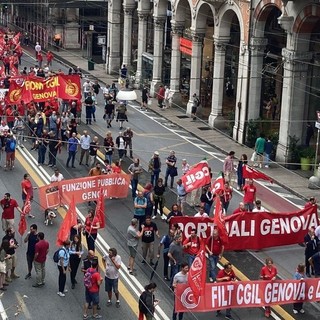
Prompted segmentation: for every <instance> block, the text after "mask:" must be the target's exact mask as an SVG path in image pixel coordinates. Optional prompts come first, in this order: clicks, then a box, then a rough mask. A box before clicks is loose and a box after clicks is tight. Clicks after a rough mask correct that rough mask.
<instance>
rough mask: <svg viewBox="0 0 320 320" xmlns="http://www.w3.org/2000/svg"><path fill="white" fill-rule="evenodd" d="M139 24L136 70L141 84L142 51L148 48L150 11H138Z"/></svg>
mask: <svg viewBox="0 0 320 320" xmlns="http://www.w3.org/2000/svg"><path fill="white" fill-rule="evenodd" d="M138 17H139V25H138V61H137V72H136V83H137V84H140V82H141V81H142V80H143V79H142V53H143V52H146V50H147V22H148V17H149V12H145V11H138Z"/></svg>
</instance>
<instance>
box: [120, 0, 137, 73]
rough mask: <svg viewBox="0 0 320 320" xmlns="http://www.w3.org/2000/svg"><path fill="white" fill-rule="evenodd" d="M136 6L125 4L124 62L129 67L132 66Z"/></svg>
mask: <svg viewBox="0 0 320 320" xmlns="http://www.w3.org/2000/svg"><path fill="white" fill-rule="evenodd" d="M134 9H135V7H132V6H128V5H126V6H124V7H123V11H124V21H123V60H122V61H123V62H122V64H125V65H126V66H127V68H128V69H130V66H131V52H132V16H133V10H134Z"/></svg>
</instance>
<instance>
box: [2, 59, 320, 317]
mask: <svg viewBox="0 0 320 320" xmlns="http://www.w3.org/2000/svg"><path fill="white" fill-rule="evenodd" d="M33 64H34V62H33V60H31V58H30V57H27V56H24V58H23V66H29V65H33ZM53 68H57V69H58V68H61V69H63V70H65V71H67V69H68V68H67V67H65V66H62V65H60V64H57V63H56V62H54V66H53ZM98 103H99V104H98V108H97V111H96V118H97V122H95V123H93V125H92V126H90V127H88V126H84V125H82V126H80V128H79V132H81V131H82V130H84V129H87V130H89V132H90V134H92V135H98V136H99V138H100V140H99V141H100V142H101V144H102V141H103V137H104V135H105V133H106V130H107V128H106V124H105V122H104V121H103V119H102V115H103V103H102V95H101V94H100V98H99V100H98ZM128 118H129V122H128V123H127V125H128V126H130V127H131V128H132V129H133V131H134V140H133V144H134V155H135V156H137V157H139V158H140V159H141V162H142V166H143V168H144V169H146V168H147V163H148V161H149V159H150V157H151V156H152V154H153V152H154V151H155V150H157V151H159V153H160V156H161V159H162V162H164V160H165V158H166V156H167V155H168V153H169V152H170V150H175V151H176V155H177V158H178V162H179V163H180V162H181V160H182V159H183V158H186V159H187V160H188V162H189V163H190V164H195V163H197V162H198V161H200V160H202V159H204V158H206V159H207V160H208V162H209V164H210V166H211V168H212V171H213V174H214V176H216V175H217V173H218V172H219V171H220V170H221V169H222V161H223V159H224V157H225V156H224V155H223V154H221V153H220V152H219V151H218V150H215V149H214V148H213V147H210V146H207V145H206V144H204V143H203V142H202V141H200V140H197V139H196V138H195V137H193V136H192V135H190V134H188V133H186V132H185V131H184V130H183V128H179V127H176V126H175V124H173V123H168V122H167V121H166V120H165V119H163V118H162V117H161V116H159V115H156V114H154V113H152V112H147V113H146V112H142V111H141V110H140V108H139V106H138V105H137V104H135V103H132V104H131V105H130V106H129V107H128ZM111 131H112V134H113V137H114V138H115V137H116V136H117V135H118V132H119V127H118V124H117V123H116V122H114V123H113V127H112V128H111ZM25 146H26V148H25V149H24V150H23V151H22V152H21V153H20V151H18V152H17V153H18V161H17V163H16V166H15V169H14V171H12V172H1V175H0V179H1V181H2V183H1V184H0V190H1V192H2V194H3V193H4V192H10V193H11V194H12V196H13V197H14V198H16V199H17V200H19V203H20V204H21V200H20V198H21V192H20V181H21V180H22V177H23V174H24V173H25V172H26V171H28V172H29V173H30V174H31V176H32V178H33V180H34V183H35V184H36V183H39V184H41V183H46V182H45V181H46V179H47V176H48V175H49V176H50V175H52V173H53V171H52V170H51V169H50V168H49V167H43V168H41V169H38V168H37V166H36V158H37V153H36V151H32V152H31V151H27V150H28V149H30V145H29V143H28V142H27V143H26V144H25ZM116 158H117V157H116V156H115V159H116ZM65 160H66V152H65V150H63V151H62V153H61V154H59V155H58V167H59V169H60V170H61V172H62V173H63V175H64V177H65V178H66V179H71V178H77V177H81V176H85V175H87V173H88V168H87V167H85V166H79V165H78V163H76V165H77V168H76V169H69V170H67V169H66V168H65ZM130 163H131V160H130V159H129V158H126V159H125V161H124V164H123V170H124V171H127V167H128V166H129V164H130ZM163 171H164V170H163ZM148 179H149V174H148V173H146V172H144V173H143V174H142V177H141V184H142V185H143V184H144V183H145V182H147V181H148ZM264 187H266V188H269V190H271V191H273V192H271V193H268V197H267V198H266V199H263V205H264V207H266V208H269V209H276V207H277V202H278V201H279V194H281V192H279V190H278V192H275V191H274V190H272V188H274V186H270V185H266V186H262V187H261V188H264ZM261 190H263V189H261ZM174 191H175V190H168V191H167V200H168V201H167V207H170V206H171V205H172V204H173V203H174V202H175V200H176V195H175V193H174ZM264 193H266V191H262V192H261V195H262V197H263V194H264ZM241 199H242V195H241V194H240V193H239V192H237V191H235V192H234V197H233V199H232V202H231V204H230V209H229V212H232V211H233V210H234V209H235V208H236V207H237V206H238V203H239V202H240V201H241ZM35 201H37V197H36V199H35ZM279 202H280V201H279ZM285 203H286V201H284V202H283V203H282V205H281V206H282V207H285V206H286V205H285ZM296 205H298V206H301V205H302V203H300V202H297V203H296ZM292 206H293V204H292V203H289V202H288V201H287V208H288V209H287V210H291V209H292ZM77 207H78V209H79V210H80V212H81V213H82V214H85V213H86V211H87V209H88V207H87V205H86V204H82V205H79V206H77ZM282 207H281V210H283V208H282ZM289 208H290V209H289ZM279 211H280V210H279ZM33 213H34V214H35V215H36V219H35V220H32V221H28V222H29V224H30V223H31V222H32V223H34V222H35V223H37V224H38V226H39V230H40V231H44V233H45V234H46V238H47V239H48V240H49V241H50V243H51V250H50V254H49V257H48V263H47V269H48V272H47V279H46V286H45V287H44V288H41V289H35V288H32V283H33V282H32V281H33V280H34V279H31V280H24V275H25V274H26V261H25V250H26V247H25V245H24V244H22V243H21V239H20V236H18V240H19V242H20V243H21V246H20V248H19V249H18V250H17V252H18V259H19V263H18V268H17V270H18V273H19V274H20V275H21V278H20V279H18V280H15V281H14V282H13V284H10V286H9V290H8V291H7V292H6V293H5V294H4V295H3V297H2V302H3V305H4V307H5V309H6V312H7V314H8V316H9V318H12V317H13V316H14V314H15V313H16V312H17V310H19V312H20V313H19V314H18V316H17V319H43V318H46V319H56V317H57V316H59V315H63V318H68V319H79V318H81V315H82V311H81V307H82V305H83V302H84V289H83V285H82V280H81V274H80V273H78V282H79V284H78V286H77V288H76V290H69V292H68V294H67V297H66V298H60V297H58V296H57V295H56V291H57V277H58V271H57V268H56V266H55V265H54V263H53V261H52V255H53V252H54V251H55V249H56V247H55V237H56V232H57V230H58V225H59V222H60V221H61V217H60V216H59V217H58V218H57V219H56V221H55V223H54V225H53V226H48V227H46V226H44V224H43V209H42V208H40V207H39V206H37V204H36V203H34V204H33ZM187 213H188V214H190V215H191V214H194V213H195V211H194V209H192V208H191V207H188V208H187ZM132 215H133V204H132V199H131V195H130V193H129V196H128V198H127V199H113V200H109V199H108V200H106V216H107V227H106V228H105V229H104V230H100V231H99V234H100V235H101V239H100V240H99V244H100V248H101V250H102V251H103V250H106V248H107V247H108V246H110V247H116V248H117V250H118V252H119V254H120V256H121V257H122V260H123V268H122V269H123V270H122V274H121V281H122V285H121V288H120V289H121V308H120V309H115V308H114V307H111V308H107V307H106V304H105V302H106V294H105V292H104V290H103V288H102V290H101V292H100V296H101V301H102V303H101V306H102V311H101V314H102V315H103V316H104V318H110V317H113V318H114V319H115V320H117V319H135V318H137V316H136V312H137V297H138V294H139V293H140V292H141V290H142V287H143V286H144V285H146V284H147V283H148V281H149V277H150V274H151V271H152V269H151V268H150V267H149V266H144V265H142V264H141V262H140V258H138V263H137V276H136V277H134V279H131V278H130V276H129V275H128V273H127V271H126V264H127V256H128V250H127V247H126V239H125V237H126V229H127V226H128V224H129V221H130V219H131V217H132ZM17 222H18V221H17V219H16V223H17ZM156 223H157V224H158V227H159V230H160V234H162V235H163V234H165V233H166V232H167V224H166V223H165V222H163V221H162V220H160V219H157V220H156ZM106 244H107V245H106ZM268 256H271V257H272V258H273V259H274V261H275V264H276V265H277V267H278V269H279V275H280V276H281V277H282V278H291V277H292V274H293V272H294V270H295V267H296V266H297V264H298V263H300V262H302V261H303V260H304V254H303V249H302V248H301V247H299V246H297V245H293V246H287V247H279V248H272V249H268V250H262V251H260V252H248V251H245V252H229V253H227V254H226V255H225V258H226V259H228V260H230V261H231V262H232V263H233V264H234V266H235V267H236V268H237V270H236V274H237V275H238V276H239V277H242V276H246V277H248V278H249V279H257V278H258V276H259V271H260V268H261V266H262V261H264V259H265V258H266V257H268ZM238 270H239V272H238ZM33 278H34V277H33ZM162 278H163V277H162V262H161V260H160V264H159V267H158V269H157V273H156V275H155V278H154V281H156V282H157V284H158V290H157V292H156V295H157V298H158V299H159V300H161V303H160V308H161V311H160V310H159V311H158V312H157V317H158V319H170V317H171V312H172V303H173V295H172V293H171V292H170V290H169V288H168V283H167V282H165V281H164V280H162ZM127 279H128V280H127ZM79 280H80V281H79ZM132 280H134V281H132ZM68 289H70V283H69V282H68ZM24 296H26V297H25V298H23V297H24ZM160 308H159V309H160ZM284 309H285V310H280V311H281V312H280V313H279V312H278V309H277V310H274V311H275V312H276V313H277V314H273V316H274V318H276V319H299V318H298V317H297V316H293V314H292V310H291V309H292V308H291V306H290V305H288V306H284ZM305 310H306V315H304V318H305V319H317V318H318V317H319V315H320V314H319V310H318V309H317V308H316V307H315V304H308V305H306V306H305ZM58 312H59V315H58ZM286 312H288V313H286ZM233 315H234V318H235V319H248V320H251V319H252V320H254V319H263V318H264V316H263V310H262V309H253V308H251V309H237V310H234V311H233ZM209 317H210V318H212V317H215V314H214V313H201V314H199V313H198V314H188V315H186V316H185V319H200V320H202V319H208V318H209Z"/></svg>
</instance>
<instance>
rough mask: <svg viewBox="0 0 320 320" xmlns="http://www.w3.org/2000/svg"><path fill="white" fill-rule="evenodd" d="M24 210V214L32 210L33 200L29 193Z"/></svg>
mask: <svg viewBox="0 0 320 320" xmlns="http://www.w3.org/2000/svg"><path fill="white" fill-rule="evenodd" d="M22 212H23V215H27V214H29V213H30V212H31V201H30V196H29V195H27V199H26V201H25V203H24V205H23V208H22Z"/></svg>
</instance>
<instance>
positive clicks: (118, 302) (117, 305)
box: [116, 300, 120, 308]
mask: <svg viewBox="0 0 320 320" xmlns="http://www.w3.org/2000/svg"><path fill="white" fill-rule="evenodd" d="M116 308H120V301H119V300H118V301H117V302H116Z"/></svg>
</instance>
